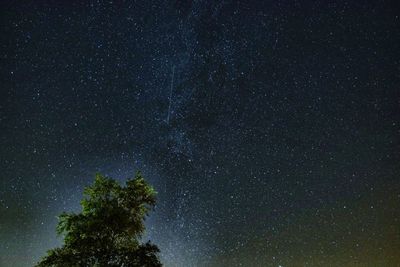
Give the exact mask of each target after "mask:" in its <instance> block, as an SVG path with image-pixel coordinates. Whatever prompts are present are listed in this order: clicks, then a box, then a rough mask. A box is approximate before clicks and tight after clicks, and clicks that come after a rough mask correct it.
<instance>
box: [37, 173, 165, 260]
mask: <svg viewBox="0 0 400 267" xmlns="http://www.w3.org/2000/svg"><path fill="white" fill-rule="evenodd" d="M155 196H156V192H155V191H154V189H153V188H152V187H151V186H150V185H148V184H147V183H146V181H145V180H144V178H143V177H142V175H141V174H140V172H138V173H137V174H136V176H135V178H134V179H129V180H128V181H127V182H126V185H125V186H124V187H122V186H120V185H119V184H118V183H117V182H116V181H115V180H113V179H111V178H107V177H105V176H103V175H101V174H97V175H96V178H95V181H94V183H93V185H91V186H89V187H87V188H85V190H84V198H83V200H82V201H81V206H82V212H81V213H79V214H74V213H62V214H61V215H60V216H59V223H58V226H57V233H58V234H60V235H64V245H63V246H62V247H61V248H55V249H52V250H50V251H48V252H47V255H46V256H45V257H44V258H43V259H42V260H41V261H40V262H39V263H38V264H37V267H64V266H68V267H75V266H76V267H78V266H79V267H81V266H90V267H92V266H99V267H102V266H127V267H137V266H148V267H150V266H151V267H152V266H161V263H160V261H159V259H158V257H157V254H158V252H159V250H158V248H157V246H155V245H153V244H151V243H150V242H147V243H145V244H141V243H140V241H139V240H140V238H141V237H142V234H143V232H144V230H145V227H144V219H145V217H146V216H147V215H148V212H149V211H150V210H151V209H153V207H154V205H155V203H156V198H155Z"/></svg>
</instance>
